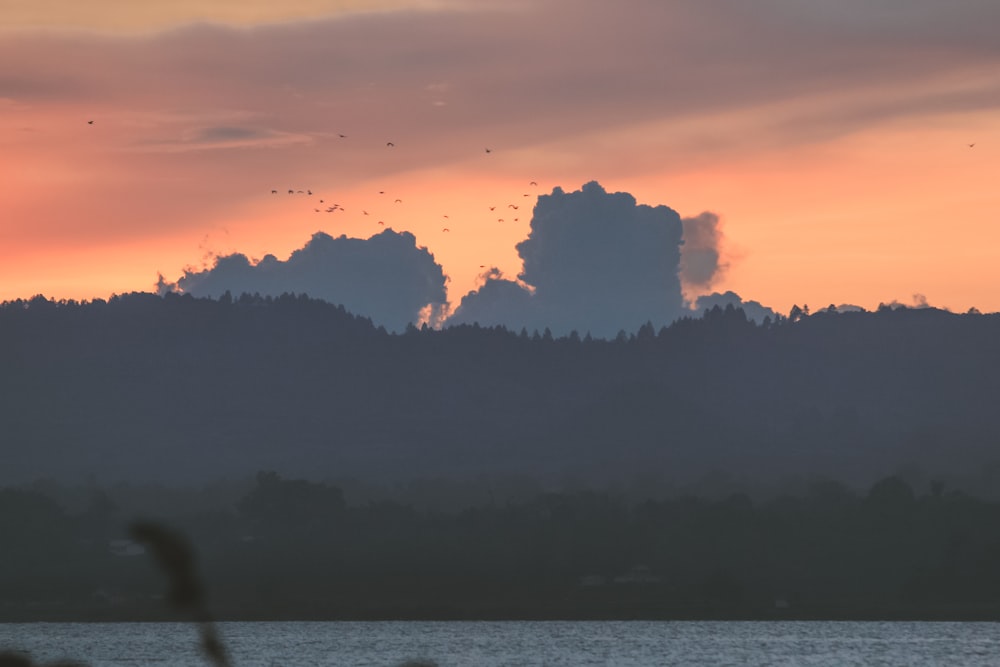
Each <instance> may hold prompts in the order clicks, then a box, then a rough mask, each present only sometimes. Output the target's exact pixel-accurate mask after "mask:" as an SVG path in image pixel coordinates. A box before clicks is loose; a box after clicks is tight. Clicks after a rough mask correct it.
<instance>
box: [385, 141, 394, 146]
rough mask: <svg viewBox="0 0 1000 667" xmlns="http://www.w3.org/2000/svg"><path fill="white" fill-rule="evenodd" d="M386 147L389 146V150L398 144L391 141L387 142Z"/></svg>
mask: <svg viewBox="0 0 1000 667" xmlns="http://www.w3.org/2000/svg"><path fill="white" fill-rule="evenodd" d="M385 145H386V146H388V147H389V148H392V147H393V146H395V145H396V144H394V143H392V142H391V141H387V142H385Z"/></svg>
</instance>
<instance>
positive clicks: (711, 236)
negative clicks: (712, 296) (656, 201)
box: [680, 211, 729, 295]
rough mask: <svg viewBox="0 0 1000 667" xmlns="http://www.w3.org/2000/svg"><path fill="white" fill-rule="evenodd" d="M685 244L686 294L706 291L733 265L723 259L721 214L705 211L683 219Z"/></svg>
mask: <svg viewBox="0 0 1000 667" xmlns="http://www.w3.org/2000/svg"><path fill="white" fill-rule="evenodd" d="M681 223H682V224H683V226H684V247H683V248H682V249H681V267H680V276H681V283H682V284H683V286H684V291H685V293H686V294H689V295H691V294H693V293H697V292H704V291H706V290H709V289H711V288H712V286H713V285H714V284H715V283H717V282H718V281H719V279H721V278H722V275H723V274H724V273H725V271H726V269H728V268H729V264H728V263H726V262H723V261H722V260H721V258H720V252H721V250H720V246H721V244H722V230H721V229H719V216H718V215H716V214H715V213H712V212H710V211H705V212H703V213H701V214H700V215H697V216H695V217H693V218H684V219H683V220H681Z"/></svg>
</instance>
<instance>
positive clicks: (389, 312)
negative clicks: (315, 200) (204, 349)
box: [157, 229, 447, 331]
mask: <svg viewBox="0 0 1000 667" xmlns="http://www.w3.org/2000/svg"><path fill="white" fill-rule="evenodd" d="M445 281H446V278H445V276H444V272H443V271H442V269H441V266H440V265H439V264H438V263H437V262H436V261H435V260H434V256H433V255H432V254H431V253H430V252H428V251H427V249H426V248H423V247H419V248H418V247H417V245H416V238H415V237H414V236H413V235H412V234H410V233H408V232H394V231H392V230H389V229H387V230H385V231H384V232H382V233H381V234H377V235H376V236H373V237H371V238H369V239H356V238H347V237H346V236H340V237H339V238H333V237H332V236H330V235H328V234H325V233H323V232H317V233H316V234H314V235H313V236H312V238H311V239H310V240H309V242H308V243H306V244H305V246H303V247H302V248H300V249H299V250H296V251H295V252H293V253H292V254H291V256H290V257H289V258H288V259H287V260H285V261H282V260H279V259H278V258H277V257H275V256H274V255H267V256H265V257H264V258H263V259H261V260H260V261H259V262H253V261H251V260H250V259H249V258H247V257H246V255H242V254H239V253H234V254H232V255H226V256H222V257H217V258H216V260H215V265H214V266H213V267H212V268H210V269H206V270H204V271H191V270H188V271H186V272H185V274H184V275H183V276H182V277H181V278H180V279H178V280H177V282H176V288H177V289H179V290H181V291H183V292H187V293H190V294H193V295H195V296H209V297H215V298H217V297H219V296H221V295H222V294H223V293H225V292H227V291H228V292H231V293H232V294H234V295H238V294H242V293H244V292H249V293H259V294H263V295H268V294H269V295H274V296H277V295H280V294H283V293H286V292H291V293H295V294H301V293H305V294H308V295H309V296H311V297H314V298H318V299H323V300H325V301H329V302H331V303H336V304H342V305H343V306H344V307H345V308H346V309H347V310H349V311H351V312H352V313H355V314H358V315H364V316H367V317H371V318H372V321H374V322H375V323H376V324H381V325H384V326H385V327H386V328H387V329H389V330H392V331H402V330H403V329H404V328H405V327H406V325H407V324H409V323H415V322H418V321H419V320H420V319H421V318H422V317H424V318H428V317H429V318H430V319H432V320H433V319H436V318H437V317H439V316H440V315H439V314H440V313H441V312H444V311H445V310H446V308H447V302H446V297H445ZM172 287H174V285H173V284H172V283H169V282H167V281H166V280H165V279H164V278H163V277H162V276H161V277H160V280H159V282H158V283H157V289H159V290H161V291H162V290H164V289H170V288H172Z"/></svg>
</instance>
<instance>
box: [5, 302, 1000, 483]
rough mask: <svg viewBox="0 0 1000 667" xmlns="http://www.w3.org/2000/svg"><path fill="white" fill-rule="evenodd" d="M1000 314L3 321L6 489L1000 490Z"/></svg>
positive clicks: (90, 305)
mask: <svg viewBox="0 0 1000 667" xmlns="http://www.w3.org/2000/svg"><path fill="white" fill-rule="evenodd" d="M997 340H1000V316H996V315H981V314H975V313H969V314H964V315H956V314H952V313H948V312H944V311H940V310H933V309H920V310H917V309H905V308H898V309H890V308H883V309H880V310H879V311H878V312H870V313H866V312H851V313H836V312H832V311H822V312H816V313H813V314H811V315H808V314H807V313H806V312H805V311H804V310H803V309H795V312H793V313H790V316H789V317H788V318H780V319H779V320H778V321H775V322H766V323H765V324H763V325H756V324H754V323H753V322H752V321H749V320H747V318H746V317H745V315H744V313H743V312H742V311H740V310H738V309H733V308H727V309H715V310H712V311H710V312H709V313H707V314H706V316H705V317H701V318H694V319H683V320H680V321H678V322H675V323H674V324H673V325H672V326H670V327H666V328H662V329H659V330H655V329H654V327H652V326H651V325H645V326H642V327H640V328H638V329H637V330H636V331H635V332H631V333H627V334H626V333H623V334H622V335H620V336H619V337H618V338H617V339H615V340H612V341H603V340H602V341H598V340H591V339H589V338H588V337H587V335H586V333H585V332H578V333H576V334H572V335H569V336H567V337H562V338H556V337H553V336H552V335H551V333H548V332H546V331H542V332H527V331H522V332H513V331H506V330H504V329H502V328H481V327H477V326H459V327H453V328H448V329H445V330H443V331H435V330H431V329H427V328H417V327H411V328H410V329H409V330H407V331H406V332H404V333H402V334H399V335H394V334H388V333H386V332H385V331H384V330H382V329H379V328H378V327H375V326H373V325H372V323H371V322H370V321H369V320H367V319H365V318H360V317H357V316H354V315H352V314H350V313H348V312H346V311H345V310H344V309H343V308H342V307H338V306H333V305H330V304H327V303H325V302H322V301H317V300H314V299H309V298H306V297H304V296H292V295H286V296H283V297H278V298H271V297H259V296H249V295H243V296H240V297H237V298H232V297H229V296H226V297H224V298H223V299H221V300H209V299H195V298H192V297H190V296H181V295H176V294H168V295H166V296H164V297H159V296H156V295H151V294H128V295H122V296H119V297H115V298H112V299H110V300H108V301H103V300H95V301H91V302H86V303H75V302H53V301H49V300H47V299H44V298H42V297H36V298H34V299H30V300H23V301H13V302H7V303H4V304H2V305H0V369H2V372H0V405H3V408H4V419H3V424H2V425H0V429H2V437H3V447H2V450H0V456H2V457H3V460H2V465H0V483H23V482H28V481H31V480H33V479H36V478H39V477H53V478H57V479H62V480H68V479H70V480H80V479H82V478H85V477H86V476H87V475H96V476H98V477H99V478H100V479H102V480H111V481H115V480H132V481H162V482H165V483H174V484H176V483H186V482H191V481H197V482H204V481H207V480H210V479H216V478H219V477H223V476H228V477H239V476H249V475H252V474H253V473H254V471H256V470H259V469H278V470H282V471H285V472H286V473H287V474H293V475H300V476H308V477H310V478H312V479H322V478H332V477H338V476H343V475H355V476H359V477H363V478H366V479H378V480H391V479H398V478H400V477H418V476H428V477H442V476H451V477H465V478H469V477H475V476H476V475H479V474H501V473H502V474H528V475H533V476H539V477H546V476H548V477H549V478H562V477H564V476H568V477H573V478H576V479H580V480H583V481H584V482H587V483H590V484H591V485H593V486H599V487H603V486H605V485H606V484H608V483H612V482H614V481H616V480H618V481H621V480H631V479H633V478H634V477H635V476H637V475H642V476H648V477H651V478H652V480H653V482H654V483H656V484H662V483H670V482H683V481H684V480H690V479H695V478H697V477H700V476H703V475H705V474H707V473H710V472H712V471H713V470H721V471H723V472H734V471H739V473H740V474H741V475H744V476H746V477H748V478H757V479H777V478H780V477H782V476H783V475H789V474H812V473H820V474H825V475H828V476H832V477H836V478H838V479H843V480H845V481H847V482H849V483H851V484H865V485H867V484H871V482H872V481H874V480H875V479H877V478H878V477H882V476H885V475H888V474H892V473H893V472H895V471H898V470H900V469H902V468H908V469H909V468H922V469H924V470H934V471H935V472H936V474H939V475H942V476H946V477H951V478H955V477H956V476H958V475H965V476H966V477H971V476H973V475H980V472H979V471H986V473H984V474H983V475H982V479H981V480H980V482H979V483H978V487H977V488H978V489H979V490H981V491H982V492H984V493H985V492H986V490H988V489H996V488H1000V485H998V484H997V482H1000V479H998V475H997V471H998V470H1000V467H998V466H996V465H994V464H995V463H996V461H997V459H998V455H997V453H996V442H998V440H1000V422H998V421H997V420H996V419H995V405H994V404H995V397H996V396H998V395H1000V374H998V373H996V372H995V369H996V368H1000V346H998V345H996V341H997Z"/></svg>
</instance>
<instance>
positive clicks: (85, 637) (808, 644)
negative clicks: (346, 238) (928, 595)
mask: <svg viewBox="0 0 1000 667" xmlns="http://www.w3.org/2000/svg"><path fill="white" fill-rule="evenodd" d="M219 629H220V632H221V634H222V637H223V639H224V641H225V643H226V645H227V647H228V648H229V652H230V656H231V658H232V661H233V664H234V665H235V666H236V667H286V666H293V665H294V666H295V667H308V666H311V665H316V666H320V665H324V666H325V665H364V666H367V665H378V666H379V667H394V666H397V665H399V664H401V663H403V662H405V661H406V660H417V659H424V660H428V661H431V660H432V661H433V662H434V663H435V664H437V665H439V666H440V667H452V666H454V667H459V666H461V667H465V666H476V667H500V666H511V667H514V666H519V667H520V666H527V665H545V666H546V667H561V666H566V667H570V666H572V667H580V666H582V665H615V666H619V665H620V666H622V667H647V666H651V665H656V666H658V667H659V666H665V665H678V666H680V665H683V666H685V667H692V666H695V665H787V666H789V667H791V666H793V665H794V666H796V667H799V666H802V665H808V666H819V665H824V666H825V665H830V666H831V667H832V666H836V667H848V666H851V665H865V666H868V665H878V666H890V665H892V666H895V665H898V666H899V667H922V666H939V665H940V666H942V667H943V666H945V665H947V666H949V667H954V666H957V665H970V666H974V665H983V666H986V665H990V666H995V665H998V664H1000V624H998V623H908V622H892V623H889V622H885V623H881V622H826V621H801V622H783V621H774V622H770V621H767V622H729V621H727V622H698V621H692V622H681V621H662V622H660V621H650V622H646V621H624V622H604V621H600V622H577V621H566V622H560V621H550V622H528V621H523V622H522V621H504V622H402V621H401V622H371V623H361V622H359V623H347V622H337V623H300V622H294V623H221V624H220V625H219ZM0 648H3V649H8V650H9V649H18V650H21V651H26V652H27V653H29V654H30V655H31V657H32V658H33V659H34V660H35V661H38V662H49V661H54V660H58V659H60V658H73V659H76V660H79V661H83V662H85V663H86V664H87V665H90V667H118V666H126V665H128V666H135V665H157V666H160V667H174V666H180V665H185V666H191V665H201V664H206V663H205V662H204V661H203V660H202V659H201V656H200V653H199V651H198V648H197V635H196V631H195V629H194V627H193V626H191V625H186V624H179V623H25V624H16V623H7V624H0Z"/></svg>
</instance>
